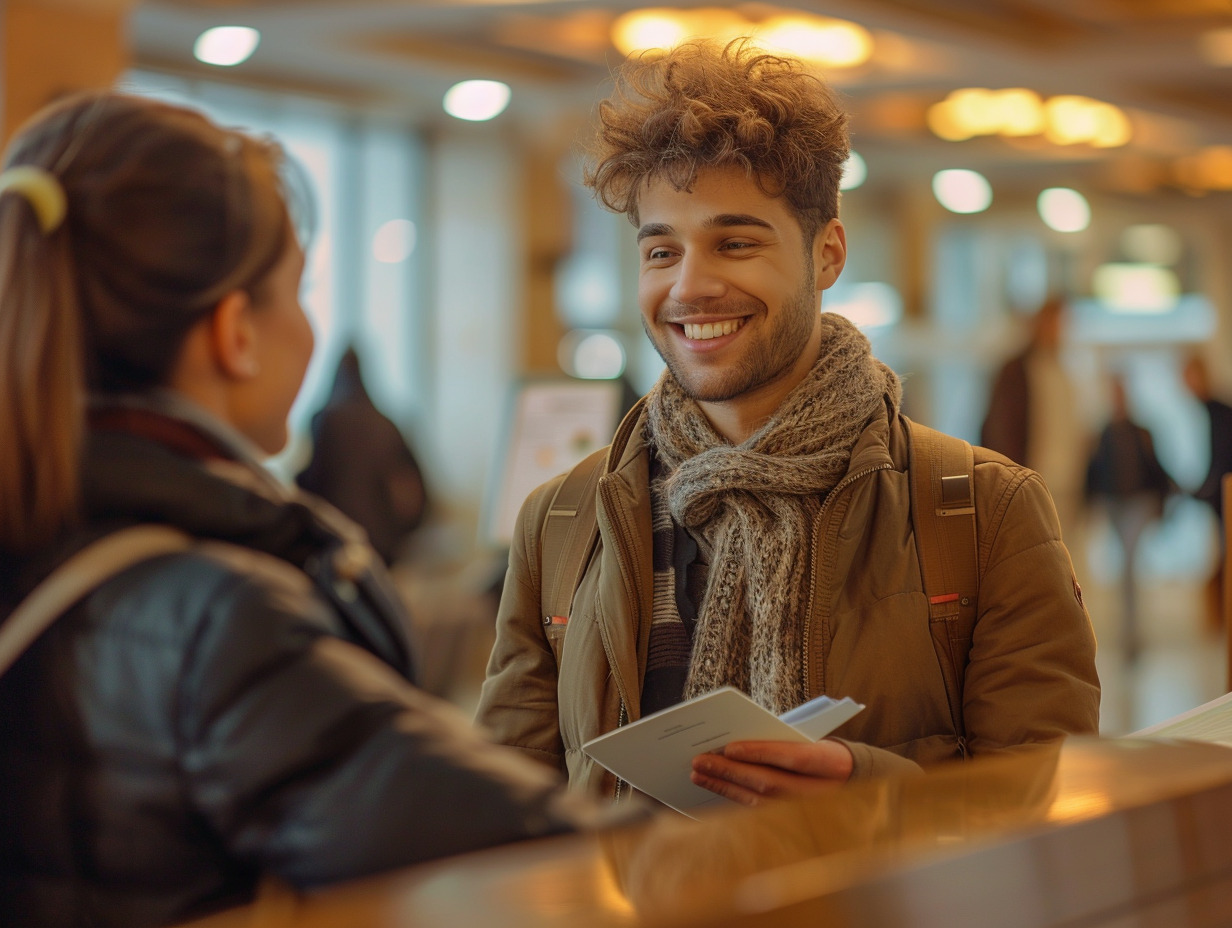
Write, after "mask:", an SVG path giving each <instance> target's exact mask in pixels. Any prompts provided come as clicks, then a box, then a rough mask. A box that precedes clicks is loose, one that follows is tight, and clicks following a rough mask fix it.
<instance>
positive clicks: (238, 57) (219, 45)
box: [193, 26, 261, 68]
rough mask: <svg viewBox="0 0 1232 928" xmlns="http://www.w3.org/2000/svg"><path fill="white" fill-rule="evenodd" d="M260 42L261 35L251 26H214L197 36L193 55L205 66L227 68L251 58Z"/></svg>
mask: <svg viewBox="0 0 1232 928" xmlns="http://www.w3.org/2000/svg"><path fill="white" fill-rule="evenodd" d="M260 41H261V33H260V32H258V31H257V30H256V29H253V28H252V27H251V26H215V27H214V28H213V29H206V30H205V32H203V33H201V35H199V36H197V41H196V42H195V43H193V54H194V55H195V56H196V58H197V60H198V61H201V62H204V63H205V64H215V65H219V66H221V67H224V68H229V67H232V66H234V65H237V64H240V63H242V62H245V61H247V60H248V59H249V58H251V57H252V53H253V52H255V51H256V50H257V45H258V43H260Z"/></svg>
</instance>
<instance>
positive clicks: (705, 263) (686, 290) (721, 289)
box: [670, 252, 727, 303]
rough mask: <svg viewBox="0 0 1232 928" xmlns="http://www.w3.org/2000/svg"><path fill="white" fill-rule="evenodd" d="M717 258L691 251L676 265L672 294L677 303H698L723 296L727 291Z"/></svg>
mask: <svg viewBox="0 0 1232 928" xmlns="http://www.w3.org/2000/svg"><path fill="white" fill-rule="evenodd" d="M716 265H717V260H716V259H715V258H714V257H713V256H712V255H708V254H706V253H704V252H690V253H686V254H685V255H684V256H683V257H681V259H680V262H679V263H678V264H677V265H676V279H675V281H673V283H672V289H671V293H670V296H671V298H672V299H673V300H675V301H676V302H677V303H696V302H698V301H699V300H703V299H706V298H711V299H713V298H714V297H719V296H722V295H723V294H724V293H725V292H726V291H727V285H726V283H725V282H724V281H723V278H722V276H721V274H720V271H719V268H718V267H717V266H716Z"/></svg>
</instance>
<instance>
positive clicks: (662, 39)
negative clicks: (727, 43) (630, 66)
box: [612, 9, 689, 56]
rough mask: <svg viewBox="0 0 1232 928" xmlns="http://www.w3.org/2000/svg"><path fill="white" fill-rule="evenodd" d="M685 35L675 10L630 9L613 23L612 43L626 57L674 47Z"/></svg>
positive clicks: (686, 32)
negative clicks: (641, 52) (653, 49)
mask: <svg viewBox="0 0 1232 928" xmlns="http://www.w3.org/2000/svg"><path fill="white" fill-rule="evenodd" d="M688 35H689V33H688V27H687V26H686V25H685V23H684V21H683V20H682V19H681V18H680V17H679V16H678V15H677V14H676V11H675V10H668V9H648V10H633V11H632V12H631V13H625V14H624V15H623V16H620V17H618V18H617V20H616V22H614V23H613V24H612V44H613V45H615V46H616V48H617V49H619V50H620V53H621V54H622V55H626V56H627V55H633V54H636V53H637V52H640V51H646V50H647V49H651V48H662V49H669V48H675V47H676V46H677V45H679V44H680V43H681V42H683V41H684V40H685V39H686V38H688Z"/></svg>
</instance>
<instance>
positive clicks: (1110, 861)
mask: <svg viewBox="0 0 1232 928" xmlns="http://www.w3.org/2000/svg"><path fill="white" fill-rule="evenodd" d="M459 814H464V810H461V809H460V810H459ZM797 924H799V925H814V926H816V925H824V926H826V928H848V926H861V928H864V926H877V928H880V926H919V928H931V926H945V928H962V926H973V928H974V926H979V928H985V926H995V928H1016V926H1023V928H1025V926H1044V925H1055V926H1062V925H1064V926H1067V928H1095V926H1101V928H1104V926H1106V928H1114V926H1115V928H1130V926H1133V928H1154V926H1159V928H1165V926H1166V928H1177V926H1216V925H1219V926H1226V925H1232V748H1228V747H1224V746H1220V745H1215V744H1206V743H1193V742H1176V741H1147V740H1130V739H1120V740H1108V741H1098V740H1093V739H1092V740H1081V739H1075V740H1071V741H1069V742H1067V743H1065V744H1064V745H1063V746H1054V747H1051V748H1043V749H1035V750H1032V751H1027V752H1024V753H1023V754H1022V755H1020V756H1016V757H1010V758H1000V759H996V760H986V761H980V762H973V763H968V764H955V765H952V766H950V767H946V768H941V769H938V770H935V771H934V772H932V773H929V774H927V775H923V776H916V777H910V778H904V779H894V780H882V781H876V782H869V783H859V784H850V785H848V786H845V787H841V788H836V789H834V790H833V791H828V792H826V793H825V794H822V795H820V796H818V797H815V798H813V799H810V800H808V801H805V802H796V803H777V804H772V805H769V806H766V807H763V808H761V809H756V810H744V809H738V808H734V807H733V809H732V810H731V811H730V812H728V811H723V812H718V813H715V814H713V815H712V816H710V817H708V818H707V819H705V820H703V821H701V822H693V821H690V820H688V819H685V818H683V817H682V816H678V815H676V814H675V813H672V812H664V813H663V814H662V815H661V816H658V817H655V818H654V819H653V820H651V821H650V822H648V823H646V824H644V825H640V826H638V827H635V828H625V829H621V830H617V831H613V832H609V833H605V834H601V835H588V836H583V837H573V838H561V839H554V840H550V841H541V842H535V843H532V844H522V845H516V846H511V847H506V848H500V849H496V850H493V851H487V852H483V853H480V854H474V855H468V856H466V857H459V858H454V859H452V860H447V861H442V862H438V863H434V864H431V865H427V866H422V867H418V868H412V869H409V870H406V871H402V872H398V873H393V874H389V875H385V876H382V877H379V878H374V879H370V880H365V881H360V882H357V883H353V884H348V885H345V886H340V887H335V888H332V889H330V890H327V891H323V892H320V893H317V894H314V895H312V896H309V897H302V898H301V897H296V896H293V895H290V894H289V893H285V894H282V893H277V892H275V893H271V894H268V895H266V896H264V897H263V898H262V899H261V901H260V902H259V903H258V904H257V905H255V906H252V907H249V908H247V909H244V910H240V911H236V912H233V913H226V914H224V915H221V916H216V917H214V918H212V919H207V920H205V921H203V922H198V923H196V925H195V928H240V926H244V928H279V926H283V925H295V926H303V928H326V926H328V928H350V926H355V928H360V926H363V928H411V926H415V928H446V926H448V928H460V926H464V928H472V926H487V925H499V926H509V928H521V926H525V928H531V926H534V928H557V926H559V928H566V926H567V928H608V926H610V928H616V926H633V925H637V926H656V928H658V926H663V928H668V926H671V928H686V926H707V928H726V926H732V928H735V926H741V928H746V926H769V925H774V926H781V925H797Z"/></svg>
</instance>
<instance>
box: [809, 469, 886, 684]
mask: <svg viewBox="0 0 1232 928" xmlns="http://www.w3.org/2000/svg"><path fill="white" fill-rule="evenodd" d="M893 466H894V465H892V464H890V463H889V462H886V463H884V464H878V465H877V466H876V467H869V468H867V469H865V470H862V471H860V472H859V473H856V474H848V475H847V476H846V477H844V478H843V479H842V480H840V481H839V482H838V483H837V484H835V486H834V489H833V490H831V491H830V492H829V493H827V494H826V498H825V499H824V500H822V503H821V508H820V509H819V510H818V511H817V519H816V521H815V522H814V523H813V538H812V545H811V550H810V552H809V591H808V600H807V602H808V609H807V610H806V611H805V613H804V638H803V641H804V647H803V648H802V649H801V655H800V657H801V660H800V664H801V667H800V674H801V677H802V679H803V682H804V695H805V698H811V697H812V693H813V691H812V688H811V687H810V686H809V684H810V683H811V682H812V681H811V680H810V679H809V676H810V675H809V666H810V664H811V661H810V654H809V642H811V641H812V640H813V612H814V599H815V597H816V595H817V558H818V556H819V555H818V551H819V549H820V548H821V538H820V535H821V526H822V524H823V523H824V522H825V518H824V517H825V514H826V510H827V509H829V508H830V505H831V504H832V503H833V502H834V500H835V498H836V497H837V496H838V494H839V493H840V492H842V491H843V490H845V489H847V487H849V486H851V484H853V483H855V482H856V481H857V480H860V479H862V478H864V477H867V476H868V475H869V474H875V473H877V471H879V470H890V469H891V468H892V467H893Z"/></svg>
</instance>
